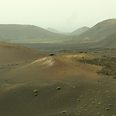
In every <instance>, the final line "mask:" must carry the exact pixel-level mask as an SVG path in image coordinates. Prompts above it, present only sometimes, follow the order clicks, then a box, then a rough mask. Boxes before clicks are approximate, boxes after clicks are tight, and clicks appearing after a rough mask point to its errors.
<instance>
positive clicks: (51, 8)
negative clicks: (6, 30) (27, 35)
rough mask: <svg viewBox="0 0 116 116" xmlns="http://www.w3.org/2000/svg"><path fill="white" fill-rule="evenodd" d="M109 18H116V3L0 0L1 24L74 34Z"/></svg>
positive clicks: (108, 0)
mask: <svg viewBox="0 0 116 116" xmlns="http://www.w3.org/2000/svg"><path fill="white" fill-rule="evenodd" d="M109 18H116V0H0V24H30V25H37V26H39V27H42V28H47V27H51V28H55V29H57V30H59V31H65V32H71V31H74V30H75V29H77V28H80V27H82V26H89V27H92V26H94V25H95V24H96V23H98V22H100V21H102V20H105V19H109Z"/></svg>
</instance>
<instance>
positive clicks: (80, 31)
mask: <svg viewBox="0 0 116 116" xmlns="http://www.w3.org/2000/svg"><path fill="white" fill-rule="evenodd" d="M88 29H90V28H89V27H86V26H84V27H81V28H79V29H77V30H75V31H73V32H72V33H70V34H71V35H79V34H81V33H83V32H85V31H87V30H88Z"/></svg>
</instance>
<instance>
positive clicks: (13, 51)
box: [0, 41, 48, 64]
mask: <svg viewBox="0 0 116 116" xmlns="http://www.w3.org/2000/svg"><path fill="white" fill-rule="evenodd" d="M47 55H48V53H44V52H41V51H38V50H35V49H31V48H28V47H23V46H20V45H16V44H10V43H6V42H1V41H0V64H12V63H19V62H26V61H28V60H32V59H36V58H41V57H45V56H47Z"/></svg>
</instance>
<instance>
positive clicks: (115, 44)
mask: <svg viewBox="0 0 116 116" xmlns="http://www.w3.org/2000/svg"><path fill="white" fill-rule="evenodd" d="M96 47H101V48H116V32H115V33H113V34H111V35H109V36H108V37H106V38H105V39H103V40H101V41H100V42H98V43H97V44H96Z"/></svg>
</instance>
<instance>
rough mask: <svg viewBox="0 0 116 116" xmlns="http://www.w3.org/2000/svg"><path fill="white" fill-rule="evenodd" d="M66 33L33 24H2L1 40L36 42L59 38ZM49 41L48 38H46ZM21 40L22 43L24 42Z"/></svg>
mask: <svg viewBox="0 0 116 116" xmlns="http://www.w3.org/2000/svg"><path fill="white" fill-rule="evenodd" d="M61 37H64V35H61V34H56V33H52V32H49V31H47V30H45V29H43V28H40V27H37V26H33V25H17V24H2V25H0V40H1V41H7V42H14V43H15V42H21V41H22V42H27V43H28V42H34V41H35V42H36V41H39V42H41V40H43V41H44V40H46V39H48V40H49V39H54V40H55V39H58V38H61ZM46 41H47V40H46ZM22 42H21V43H22Z"/></svg>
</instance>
